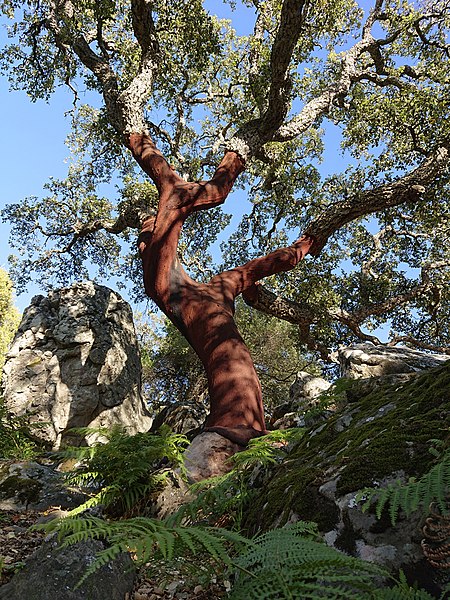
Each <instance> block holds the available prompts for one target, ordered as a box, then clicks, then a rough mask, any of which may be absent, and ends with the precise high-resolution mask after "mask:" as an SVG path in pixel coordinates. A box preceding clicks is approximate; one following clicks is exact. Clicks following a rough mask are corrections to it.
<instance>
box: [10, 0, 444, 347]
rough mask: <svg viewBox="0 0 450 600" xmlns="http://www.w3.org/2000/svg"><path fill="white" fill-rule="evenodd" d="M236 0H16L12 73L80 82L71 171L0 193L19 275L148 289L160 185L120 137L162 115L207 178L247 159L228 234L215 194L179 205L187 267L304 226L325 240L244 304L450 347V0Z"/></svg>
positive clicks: (23, 82)
mask: <svg viewBox="0 0 450 600" xmlns="http://www.w3.org/2000/svg"><path fill="white" fill-rule="evenodd" d="M224 3H225V4H228V5H230V6H231V7H232V8H233V9H234V10H235V12H234V16H235V17H236V20H237V21H239V19H240V18H241V17H240V15H241V12H242V10H244V8H245V10H246V11H247V12H246V14H249V13H251V14H252V18H253V21H252V23H251V24H250V25H249V27H248V32H247V33H246V34H245V35H240V34H238V33H237V31H236V29H235V28H234V27H233V20H231V21H229V20H224V19H222V18H219V17H218V16H217V15H215V14H214V10H213V3H208V2H202V1H201V0H189V2H188V1H187V0H176V1H175V0H155V1H149V0H129V1H122V0H119V1H116V2H111V1H110V0H101V1H94V0H92V1H91V0H39V1H38V0H29V1H27V2H19V1H16V0H3V2H2V3H1V9H2V11H3V14H4V16H5V18H7V19H9V23H10V25H9V33H10V36H11V39H10V44H8V45H7V46H6V47H5V48H4V49H3V50H2V51H1V54H0V63H1V66H2V70H3V72H7V73H8V76H9V80H10V83H11V87H12V89H24V90H26V92H27V94H28V95H29V96H30V98H31V100H32V101H35V100H38V99H44V100H50V99H51V95H52V93H53V92H54V90H55V89H56V88H57V87H58V86H60V85H66V86H68V88H69V89H70V90H71V93H72V94H73V110H72V111H71V119H72V133H71V135H70V136H69V139H68V144H69V147H70V150H71V153H72V162H71V165H70V168H69V172H68V176H67V178H66V179H64V180H57V179H50V180H49V183H48V184H47V189H46V193H45V195H44V196H43V197H33V198H27V199H25V200H24V201H23V202H21V203H19V204H13V205H10V206H8V207H7V208H6V209H5V210H4V211H3V217H4V218H7V219H9V220H10V222H11V223H12V225H13V243H14V244H15V245H16V247H18V248H19V249H20V252H21V256H20V258H18V259H15V262H13V264H12V267H13V268H12V273H13V275H14V277H15V281H16V285H17V287H18V290H19V291H20V289H22V288H23V287H24V286H26V284H27V282H28V281H30V280H31V279H33V278H35V277H37V276H39V277H40V278H41V277H42V275H45V277H46V278H47V280H48V282H49V284H50V285H55V284H65V283H67V281H68V280H69V279H70V278H78V279H79V278H80V277H85V276H88V274H92V269H93V266H94V265H95V267H96V268H97V270H98V275H99V276H102V277H107V276H111V275H113V274H114V275H117V276H118V277H119V279H120V280H121V281H122V282H127V283H130V284H131V286H132V288H133V291H134V293H135V295H136V296H137V297H138V296H139V295H140V294H142V284H141V274H140V266H139V262H138V260H137V254H136V251H135V229H136V228H137V227H138V218H137V215H138V213H139V210H141V209H146V208H148V207H149V206H150V207H151V206H153V207H155V206H156V202H157V193H156V189H155V186H154V185H153V184H151V183H149V181H148V180H146V179H144V178H143V175H142V172H141V171H140V170H139V168H138V165H137V164H136V162H135V161H134V160H133V159H132V156H131V154H130V153H129V151H128V149H127V142H126V141H125V140H126V139H127V135H128V134H130V133H133V132H134V133H146V132H149V133H150V134H151V136H152V138H153V140H154V141H155V143H156V145H157V147H158V148H159V150H160V151H161V152H162V153H163V154H164V156H165V157H166V158H167V159H168V160H169V161H170V162H171V163H172V164H173V165H174V167H175V168H176V170H177V171H178V173H180V174H181V175H182V177H184V178H185V179H187V180H189V181H198V180H204V179H208V178H210V177H211V176H212V175H213V173H214V172H215V169H216V167H217V164H218V163H219V162H220V158H221V156H222V155H223V152H224V150H225V151H231V152H236V153H237V154H238V155H239V157H240V159H241V160H242V161H243V162H244V163H245V172H244V173H243V175H241V177H240V179H239V183H238V185H240V187H241V191H240V192H239V193H238V199H237V200H236V204H237V203H238V202H243V200H239V199H240V198H244V197H246V198H247V199H248V203H247V201H246V202H245V206H246V207H248V208H245V210H246V214H244V215H243V217H242V220H241V222H240V223H239V224H237V225H236V226H235V227H234V228H233V230H232V231H231V233H230V234H229V235H228V237H227V238H226V239H224V230H226V231H225V233H227V234H228V233H229V231H230V230H229V229H227V225H228V224H229V223H230V220H231V215H229V214H227V213H226V212H224V211H223V210H222V208H220V207H219V208H214V209H212V210H206V211H202V212H195V213H193V214H192V215H191V216H190V217H189V220H188V221H187V222H186V225H185V228H184V231H183V236H182V241H181V244H180V247H179V254H180V259H181V261H182V263H183V264H184V265H185V267H186V268H187V270H188V271H189V273H190V274H191V275H192V276H194V277H196V278H198V279H202V280H206V279H207V278H209V277H210V276H211V274H212V273H214V272H216V271H218V270H221V269H222V270H223V269H224V268H231V267H233V266H235V265H236V264H240V263H243V262H245V261H248V260H250V259H252V258H255V257H257V256H260V255H261V254H267V253H268V252H270V251H272V250H274V249H275V248H278V247H279V246H282V245H286V244H287V243H289V241H290V240H292V239H294V238H295V237H298V236H299V235H300V234H302V233H303V234H307V235H311V236H313V237H314V239H315V242H314V245H313V247H312V249H311V251H310V254H312V255H313V256H314V258H313V259H312V260H306V261H304V262H303V263H302V264H300V265H299V266H298V267H297V268H296V269H295V270H294V271H292V272H290V273H284V274H282V275H277V276H274V277H271V278H270V279H269V280H267V281H266V282H265V284H264V285H258V286H255V287H254V288H253V289H252V290H251V291H250V292H248V293H246V294H245V300H246V301H247V302H248V303H249V304H251V305H252V306H254V307H255V308H257V309H259V310H261V311H263V312H266V313H267V314H270V315H273V316H278V317H280V318H282V319H286V320H288V321H290V322H291V323H294V324H296V325H298V326H299V331H300V339H301V341H302V343H303V344H304V345H305V346H306V347H307V348H308V349H309V350H312V351H317V352H319V353H320V355H321V356H322V358H324V359H328V357H329V354H330V349H331V348H332V347H333V346H334V345H335V344H337V343H348V342H350V341H353V340H355V339H361V340H371V341H373V342H375V343H379V341H380V340H378V338H377V337H375V335H373V333H371V331H373V329H375V328H377V327H379V326H382V325H385V324H386V323H388V324H389V325H390V327H391V334H390V338H389V343H391V344H396V343H400V342H403V343H408V344H411V345H413V346H417V347H423V348H427V349H430V350H438V351H443V352H450V328H449V320H448V314H449V312H450V310H449V309H450V292H449V285H448V284H449V273H450V271H449V264H450V239H449V238H450V200H449V173H448V163H449V150H450V120H449V113H450V111H449V99H450V96H449V92H450V85H449V84H450V74H449V73H450V70H449V59H450V44H449V38H448V35H449V26H450V10H449V8H450V3H449V2H448V0H422V1H420V2H408V1H407V0H373V1H372V2H356V1H353V0H320V1H316V2H312V1H309V0H283V1H281V0H243V1H242V2H232V1H231V0H230V1H229V2H227V1H226V0H224ZM338 146H340V150H339V148H338ZM32 151H36V145H35V144H34V145H33V149H32ZM29 153H30V149H28V148H27V144H26V143H25V145H24V154H23V157H20V160H21V162H23V165H24V169H26V162H27V160H29V157H28V155H29ZM330 157H332V158H330ZM324 161H325V162H324ZM228 205H230V201H228V203H227V206H228ZM227 206H226V207H225V210H226V209H227ZM143 207H144V208H143ZM231 208H233V206H232V204H231ZM138 209H139V210H138ZM236 210H238V211H239V212H241V207H239V206H238V207H237V208H236ZM217 240H219V241H220V242H221V248H222V256H221V257H219V256H218V251H217V246H216V247H215V249H214V250H213V248H214V247H213V246H212V245H213V244H214V243H215V242H216V243H217Z"/></svg>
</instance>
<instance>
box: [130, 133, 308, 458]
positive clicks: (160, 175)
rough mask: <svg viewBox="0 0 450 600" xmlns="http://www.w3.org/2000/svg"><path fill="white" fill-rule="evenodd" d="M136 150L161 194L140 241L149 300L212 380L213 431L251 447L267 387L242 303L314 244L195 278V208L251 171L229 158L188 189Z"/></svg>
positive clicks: (149, 146)
mask: <svg viewBox="0 0 450 600" xmlns="http://www.w3.org/2000/svg"><path fill="white" fill-rule="evenodd" d="M129 145H130V148H131V150H132V152H133V155H134V156H135V158H136V160H137V161H138V162H139V164H140V165H141V166H142V168H143V169H144V170H145V171H146V172H147V173H148V174H149V175H150V176H151V177H152V179H153V180H154V181H155V184H156V186H157V188H158V190H159V205H158V211H157V214H156V217H152V218H148V219H147V220H146V221H145V222H144V225H143V228H142V232H141V234H140V236H139V239H138V244H139V251H140V254H141V258H142V265H143V271H144V286H145V291H146V294H147V295H148V296H149V297H150V298H152V299H153V300H154V301H155V302H156V304H157V305H158V306H159V308H160V309H161V310H162V311H163V312H164V314H165V315H166V316H167V317H168V318H169V319H170V320H171V321H172V323H173V324H174V325H175V326H176V327H177V329H178V330H179V331H180V332H181V333H182V334H183V335H184V336H185V337H186V339H187V340H188V342H189V343H190V344H191V346H192V347H193V349H194V350H195V352H196V353H197V355H198V356H199V358H200V360H201V361H202V363H203V365H204V367H205V371H206V375H207V379H208V389H209V398H210V415H209V417H208V419H207V421H206V424H205V430H206V431H214V432H217V433H220V434H221V435H223V436H224V437H226V438H228V439H229V440H231V441H233V442H235V443H238V444H241V445H243V446H245V445H246V444H247V443H248V441H249V440H250V439H252V438H254V437H257V436H259V435H263V434H264V433H265V432H266V427H265V421H264V409H263V403H262V394H261V385H260V382H259V379H258V376H257V373H256V370H255V367H254V364H253V361H252V358H251V356H250V352H249V350H248V348H247V346H246V345H245V343H244V341H243V339H242V337H241V336H240V334H239V332H238V330H237V327H236V324H235V321H234V301H235V298H236V297H237V296H238V295H239V294H241V293H242V292H244V291H245V290H247V291H248V293H250V292H251V290H252V288H253V287H254V286H255V285H256V282H257V281H258V280H259V279H262V278H263V277H267V276H268V275H272V274H274V273H279V272H281V271H287V270H290V269H292V268H293V267H294V266H295V265H296V264H297V263H298V262H299V261H300V260H301V259H302V258H303V257H304V256H305V255H306V254H307V252H308V250H309V248H310V247H311V245H312V244H313V241H314V238H312V237H303V238H300V239H299V240H298V241H297V242H295V243H294V244H292V245H291V246H289V247H287V248H281V249H280V250H276V251H275V252H272V253H271V254H268V255H267V256H264V257H261V258H257V259H255V260H252V261H250V262H248V263H247V264H246V265H243V266H241V267H236V268H235V269H232V270H230V271H225V272H223V273H220V274H219V275H216V276H215V277H213V278H212V279H211V280H210V281H209V282H208V283H198V282H196V281H194V280H193V279H191V278H190V277H189V276H188V275H187V273H186V272H185V270H184V269H183V267H182V266H181V264H180V262H179V260H178V258H177V246H178V240H179V236H180V233H181V229H182V226H183V223H184V221H185V220H186V218H187V217H188V215H189V214H191V213H192V212H194V211H196V210H204V209H208V208H211V207H213V206H217V205H219V204H221V203H222V202H223V201H224V200H225V198H226V197H227V195H228V192H229V191H230V189H231V187H232V185H233V183H234V181H235V179H236V178H237V176H238V175H239V173H240V172H242V170H243V168H244V165H243V163H242V161H241V160H240V158H239V157H238V155H237V154H235V153H234V152H228V153H227V154H226V155H225V157H224V159H223V160H222V162H221V164H220V165H219V168H218V169H217V171H216V173H215V175H214V176H213V178H212V179H211V180H210V181H209V182H200V183H187V182H185V181H184V180H183V179H181V177H179V176H178V175H177V174H176V173H175V172H174V171H173V169H172V168H171V167H170V166H169V165H168V164H167V162H166V161H165V159H164V158H163V157H162V155H161V154H160V153H159V151H158V150H157V149H156V147H155V146H154V144H153V142H152V141H151V140H150V138H148V137H147V136H143V135H132V136H130V143H129Z"/></svg>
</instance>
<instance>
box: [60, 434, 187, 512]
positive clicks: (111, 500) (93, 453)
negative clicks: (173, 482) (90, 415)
mask: <svg viewBox="0 0 450 600" xmlns="http://www.w3.org/2000/svg"><path fill="white" fill-rule="evenodd" d="M76 431H77V432H78V433H82V434H84V435H86V434H92V433H96V434H101V435H102V436H104V437H106V438H107V439H108V442H107V443H97V444H95V445H93V446H90V447H73V448H68V449H66V450H64V451H62V452H61V453H60V457H61V458H63V459H66V460H67V459H71V460H74V459H75V460H76V461H78V465H77V466H76V467H75V468H74V469H73V471H71V472H69V473H68V475H67V478H68V482H69V483H71V484H76V485H81V486H83V487H87V488H88V489H94V490H99V491H97V492H94V493H93V494H92V496H91V498H89V500H87V501H86V502H84V503H83V504H82V505H80V506H79V507H77V508H76V509H74V510H73V511H71V514H72V515H75V514H79V513H81V512H84V511H85V510H86V509H88V508H92V507H94V506H98V505H99V504H102V505H104V506H105V507H106V508H107V509H108V510H109V511H110V512H112V513H114V514H116V515H117V514H119V515H121V514H124V513H125V514H127V515H131V514H136V512H137V511H138V510H143V506H145V504H146V502H148V498H149V495H150V494H151V492H152V491H155V490H156V489H158V488H159V487H161V486H162V485H163V483H164V480H165V477H166V474H167V468H165V467H167V465H172V466H173V467H179V468H181V469H182V466H183V449H184V447H185V446H186V444H187V440H186V438H185V437H184V436H183V435H179V434H173V433H171V432H170V431H169V430H168V429H167V428H161V430H160V432H159V434H152V433H137V434H135V435H132V436H130V435H128V434H126V433H125V432H124V431H123V430H122V429H121V428H120V427H114V428H113V429H111V430H103V429H101V430H92V429H83V430H80V429H78V430H76ZM164 462H165V463H166V464H165V465H163V463H164Z"/></svg>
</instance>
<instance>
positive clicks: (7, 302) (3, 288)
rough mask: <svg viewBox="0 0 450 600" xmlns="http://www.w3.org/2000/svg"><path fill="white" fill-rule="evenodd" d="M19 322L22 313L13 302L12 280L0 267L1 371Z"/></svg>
mask: <svg viewBox="0 0 450 600" xmlns="http://www.w3.org/2000/svg"><path fill="white" fill-rule="evenodd" d="M19 323H20V314H19V311H18V310H17V308H16V307H15V306H14V304H13V287H12V281H11V279H10V277H9V275H8V274H7V272H6V271H5V270H4V269H2V268H0V372H1V369H2V367H3V364H4V362H5V354H6V352H7V350H8V346H9V344H10V343H11V341H12V339H13V336H14V334H15V332H16V330H17V327H18V326H19Z"/></svg>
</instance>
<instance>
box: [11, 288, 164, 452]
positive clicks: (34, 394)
mask: <svg viewBox="0 0 450 600" xmlns="http://www.w3.org/2000/svg"><path fill="white" fill-rule="evenodd" d="M3 393H4V400H5V404H6V407H7V409H8V411H9V412H10V413H12V414H13V415H29V420H30V422H32V423H35V424H36V426H35V427H33V430H32V433H33V436H34V437H35V438H37V439H39V440H41V441H43V442H45V443H47V444H48V445H49V446H51V447H52V448H54V449H56V448H59V447H60V445H61V443H62V442H70V443H76V442H77V440H76V439H74V438H71V436H70V434H68V430H69V429H71V428H73V427H93V428H98V427H105V428H110V427H111V426H113V425H114V424H120V425H123V426H124V427H125V428H126V429H127V431H128V432H129V433H131V434H133V433H137V432H140V431H147V430H148V429H149V428H150V426H151V422H152V420H151V418H150V416H149V414H148V412H147V410H146V408H145V405H144V402H143V400H142V396H141V365H140V358H139V350H138V345H137V340H136V334H135V330H134V325H133V320H132V312H131V308H130V306H129V305H128V304H127V303H126V302H125V301H124V300H123V299H122V298H121V297H120V296H119V295H118V294H117V293H115V292H113V291H112V290H110V289H108V288H106V287H103V286H99V285H97V284H95V283H93V282H91V281H88V282H84V283H77V284H74V285H73V286H71V287H69V288H64V289H60V290H55V291H52V292H51V293H50V294H49V296H48V297H44V296H36V297H34V298H33V299H32V301H31V305H30V306H29V307H28V308H27V309H26V310H25V312H24V315H23V319H22V323H21V324H20V327H19V330H18V332H17V335H16V337H15V339H14V341H13V344H12V347H11V349H10V351H9V353H8V354H7V357H6V363H5V366H4V370H3ZM95 440H96V437H95V436H89V437H88V438H87V439H86V441H87V442H88V443H92V442H93V441H95ZM79 441H81V440H78V442H79Z"/></svg>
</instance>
